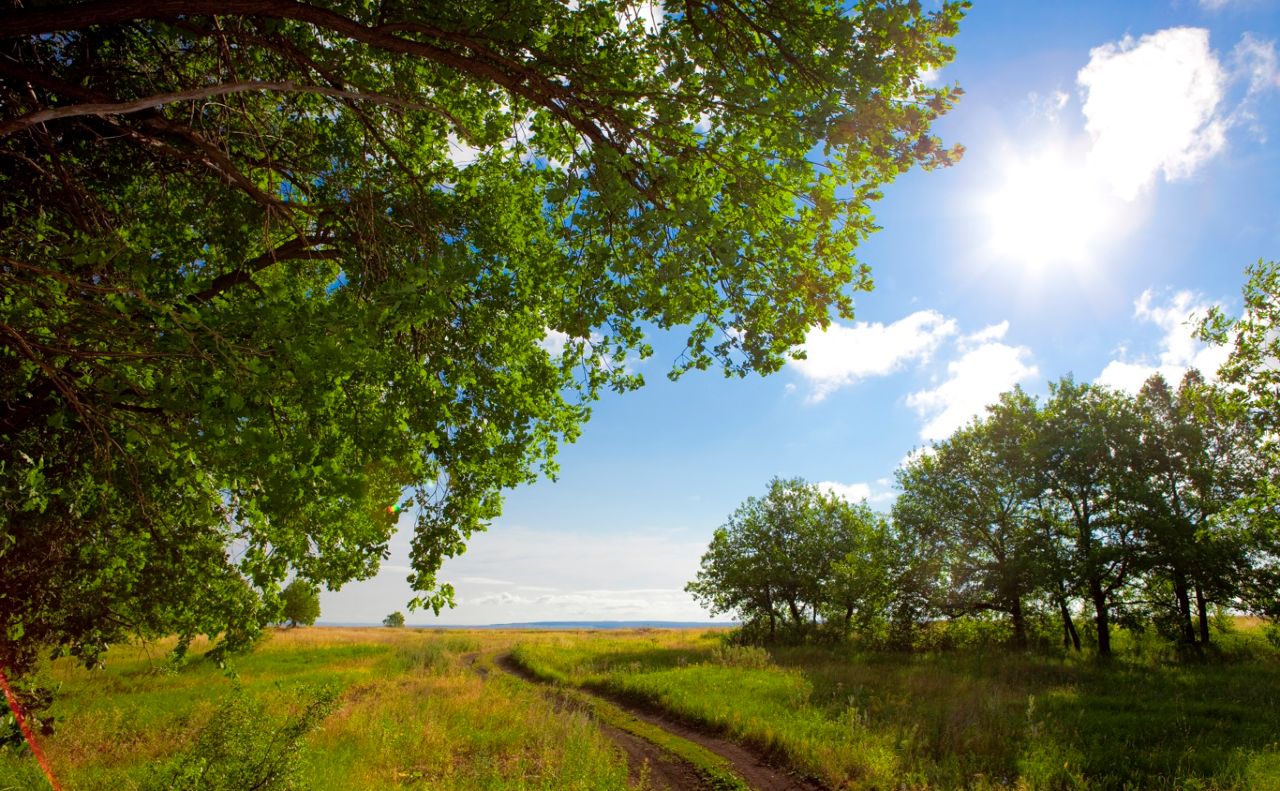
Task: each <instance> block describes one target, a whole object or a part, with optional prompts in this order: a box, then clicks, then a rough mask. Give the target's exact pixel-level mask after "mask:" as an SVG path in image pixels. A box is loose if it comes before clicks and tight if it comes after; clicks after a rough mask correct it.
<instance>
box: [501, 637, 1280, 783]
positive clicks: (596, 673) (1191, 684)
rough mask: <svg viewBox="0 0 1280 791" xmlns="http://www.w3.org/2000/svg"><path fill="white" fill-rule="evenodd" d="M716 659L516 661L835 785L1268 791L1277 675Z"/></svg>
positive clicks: (669, 640)
mask: <svg viewBox="0 0 1280 791" xmlns="http://www.w3.org/2000/svg"><path fill="white" fill-rule="evenodd" d="M1221 637H1222V639H1221V642H1223V643H1224V647H1223V649H1221V651H1220V652H1219V653H1225V654H1227V655H1229V656H1233V657H1235V659H1233V660H1232V661H1223V660H1222V659H1221V658H1218V659H1215V660H1213V661H1208V662H1204V663H1199V664H1172V663H1169V662H1167V661H1163V660H1164V659H1167V654H1166V653H1164V652H1161V651H1160V650H1157V649H1156V648H1154V647H1153V646H1154V644H1147V641H1137V640H1132V639H1131V640H1129V642H1128V643H1125V642H1124V641H1121V643H1120V644H1121V646H1122V647H1123V648H1124V649H1125V651H1126V652H1127V654H1128V656H1127V658H1126V657H1125V656H1122V657H1120V658H1118V659H1117V660H1115V661H1113V662H1110V663H1107V664H1099V663H1097V662H1095V661H1094V660H1092V659H1090V658H1080V657H1068V656H1064V657H1045V656H1028V655H1011V654H1008V653H1005V652H1003V651H998V650H991V651H988V652H963V653H962V652H952V653H939V654H925V655H896V654H874V653H870V654H867V653H851V652H850V651H849V650H848V649H834V648H792V649H777V650H774V651H771V652H768V653H767V654H765V653H763V652H761V651H760V650H759V649H754V650H752V649H732V648H724V647H720V646H719V638H718V637H717V636H716V635H704V636H696V637H690V636H688V635H681V634H649V635H633V636H631V637H630V638H625V637H620V636H616V637H612V638H602V637H592V638H591V639H587V638H585V637H581V638H573V637H567V636H566V637H561V638H558V639H553V640H543V641H539V642H530V643H528V644H525V645H522V646H520V647H519V649H518V650H517V652H516V656H517V658H518V659H519V661H521V662H522V663H523V664H524V665H525V666H526V667H528V668H529V669H531V670H533V671H534V672H536V673H539V674H540V675H543V676H544V677H547V678H553V679H558V680H560V681H562V682H564V683H569V684H574V685H580V686H583V687H587V688H594V689H599V690H602V691H606V692H608V693H610V694H614V695H619V696H623V697H629V698H633V699H636V700H640V701H644V702H647V703H649V704H651V705H657V706H660V707H662V708H664V709H667V710H670V711H672V712H674V713H677V714H679V715H681V716H683V717H685V718H686V719H689V720H692V721H694V722H698V723H702V724H703V725H705V726H707V727H710V728H713V729H715V730H718V731H721V732H724V733H727V734H729V735H732V736H734V737H736V738H738V739H740V740H742V741H744V742H747V743H750V744H754V745H755V746H757V747H758V748H760V749H763V750H766V751H768V752H770V753H772V754H774V755H775V756H777V757H779V758H781V759H782V760H784V761H786V762H787V763H789V764H791V765H792V766H793V767H795V768H797V769H799V770H801V771H803V772H806V773H809V774H812V775H814V776H817V777H819V778H821V779H822V780H823V781H824V782H826V783H827V784H829V785H831V786H833V787H838V788H868V789H871V788H897V787H900V786H903V785H905V786H906V787H911V788H921V789H924V788H930V789H951V788H954V789H960V788H1027V789H1059V788H1098V789H1112V788H1114V789H1125V788H1156V789H1161V788H1168V789H1174V788H1188V789H1253V788H1276V787H1280V663H1277V659H1276V655H1275V653H1274V651H1272V650H1271V649H1269V648H1267V647H1266V645H1265V643H1264V642H1263V641H1262V640H1261V638H1260V637H1259V636H1257V635H1251V634H1237V635H1223V636H1221Z"/></svg>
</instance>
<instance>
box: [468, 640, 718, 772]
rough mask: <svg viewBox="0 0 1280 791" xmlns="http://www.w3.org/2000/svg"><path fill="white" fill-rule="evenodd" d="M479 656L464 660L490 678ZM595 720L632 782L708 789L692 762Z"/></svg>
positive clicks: (503, 662) (515, 671) (499, 660)
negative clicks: (615, 748)
mask: <svg viewBox="0 0 1280 791" xmlns="http://www.w3.org/2000/svg"><path fill="white" fill-rule="evenodd" d="M479 659H480V653H479V652H474V653H470V654H463V655H462V664H463V666H464V667H466V668H467V669H468V670H470V671H472V672H474V673H476V674H477V675H479V676H480V678H482V679H485V678H488V677H489V664H488V663H486V662H480V661H479ZM494 659H495V661H494V665H495V666H497V667H499V668H501V669H502V670H504V671H506V672H507V673H509V674H511V675H513V676H517V677H519V678H521V679H523V680H525V681H528V682H530V683H533V684H535V685H537V686H539V687H543V688H544V689H545V688H546V687H547V685H546V684H543V683H542V682H540V681H539V680H538V679H536V678H534V677H532V676H531V675H529V674H528V673H526V672H524V669H523V668H521V667H520V666H519V665H517V664H515V663H514V662H512V661H511V660H510V659H509V658H508V657H506V656H501V657H495V658H494ZM547 692H548V693H549V694H550V696H551V697H552V698H553V700H555V702H556V705H557V706H559V707H561V708H564V709H573V710H580V709H581V705H580V704H577V705H575V704H574V702H573V701H571V700H569V699H568V698H565V697H563V696H560V695H556V694H555V693H554V691H553V690H549V689H548V690H547ZM595 724H596V726H597V727H598V728H599V729H600V732H601V733H603V734H604V735H605V736H606V737H607V738H608V739H609V740H610V741H612V742H613V743H614V744H616V745H618V747H619V748H620V749H621V750H622V752H623V753H624V754H625V755H626V756H627V775H628V777H629V778H630V780H631V782H632V784H634V785H636V786H639V785H641V783H642V782H643V781H645V780H647V781H648V786H647V788H650V789H653V791H709V789H708V787H707V784H706V782H704V781H703V779H702V777H701V776H699V774H698V772H697V771H696V770H695V769H694V768H693V767H692V766H690V765H689V764H688V763H686V762H684V761H682V760H680V759H679V758H677V757H676V756H674V755H672V754H670V753H668V752H667V751H666V750H664V749H662V748H661V747H659V746H658V745H656V744H654V743H653V742H650V741H648V740H646V739H642V738H640V737H639V736H636V735H635V734H634V733H627V732H626V731H624V730H622V729H621V728H615V727H614V726H612V725H610V724H609V723H607V722H600V721H599V720H596V723H595Z"/></svg>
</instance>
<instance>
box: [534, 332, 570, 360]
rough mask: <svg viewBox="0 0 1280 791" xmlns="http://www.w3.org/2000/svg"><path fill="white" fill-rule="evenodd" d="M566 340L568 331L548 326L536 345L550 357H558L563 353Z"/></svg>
mask: <svg viewBox="0 0 1280 791" xmlns="http://www.w3.org/2000/svg"><path fill="white" fill-rule="evenodd" d="M568 342H569V333H567V332H561V331H560V330H553V329H549V328H548V329H547V330H546V332H545V333H543V336H542V340H541V341H539V342H538V345H539V346H541V347H542V350H543V351H545V352H546V353H547V354H549V355H551V356H552V357H559V356H560V355H562V354H564V347H565V344H567V343H568Z"/></svg>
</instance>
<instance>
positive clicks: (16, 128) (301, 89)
mask: <svg viewBox="0 0 1280 791" xmlns="http://www.w3.org/2000/svg"><path fill="white" fill-rule="evenodd" d="M250 91H278V92H282V93H314V94H320V95H322V96H331V97H334V98H340V99H353V100H356V101H371V102H377V103H379V104H390V105H394V106H397V107H408V108H413V109H428V110H429V109H430V108H427V107H424V106H422V105H418V104H416V103H414V102H409V101H405V100H403V99H398V98H396V97H394V96H386V95H383V94H379V93H361V92H357V91H345V90H341V89H338V88H326V87H324V86H322V85H304V84H300V83H296V82H292V81H285V82H252V81H249V82H232V83H223V84H221V85H210V86H207V87H204V88H196V89H192V90H188V91H174V92H172V93H159V94H155V95H154V96H146V97H143V98H141V99H134V100H132V101H127V102H99V103H89V104H71V105H67V106H65V107H51V108H49V109H46V110H37V111H36V112H33V113H28V114H26V115H23V116H19V117H18V118H15V119H13V120H11V121H7V122H5V123H3V124H0V137H5V136H7V135H11V134H13V133H15V132H20V131H22V130H23V129H26V128H27V127H29V126H34V125H35V124H40V123H44V122H46V121H56V120H58V119H60V118H75V117H77V116H82V115H97V116H102V115H128V114H130V113H139V112H142V111H144V110H154V109H155V108H157V107H161V106H163V105H166V104H172V103H173V102H185V101H194V100H198V99H208V98H210V97H212V96H224V95H226V94H229V93H244V92H250Z"/></svg>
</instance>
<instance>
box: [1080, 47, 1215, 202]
mask: <svg viewBox="0 0 1280 791" xmlns="http://www.w3.org/2000/svg"><path fill="white" fill-rule="evenodd" d="M1089 54H1090V59H1089V63H1088V65H1086V66H1085V67H1084V68H1083V69H1081V70H1080V72H1079V74H1077V76H1076V79H1077V81H1078V82H1079V84H1080V86H1081V88H1082V89H1083V91H1084V114H1085V118H1086V119H1087V120H1086V129H1087V130H1088V132H1089V134H1090V136H1091V137H1092V139H1093V148H1092V150H1091V152H1090V155H1089V163H1090V166H1091V167H1093V168H1095V169H1096V170H1097V171H1098V172H1099V173H1100V174H1101V175H1102V176H1104V177H1105V178H1107V179H1108V180H1109V181H1110V183H1111V186H1112V188H1113V189H1114V190H1115V192H1116V194H1117V195H1119V196H1120V197H1122V198H1125V199H1127V200H1132V199H1134V198H1136V197H1137V195H1138V194H1139V193H1140V192H1141V191H1142V190H1143V189H1145V188H1146V187H1148V186H1149V185H1150V184H1151V183H1152V182H1153V181H1154V180H1155V177H1156V176H1157V174H1161V173H1163V175H1164V178H1165V179H1166V180H1173V179H1178V178H1185V177H1187V176H1190V175H1191V174H1192V173H1193V172H1195V170H1196V169H1197V168H1198V167H1199V166H1200V165H1201V164H1202V163H1203V162H1204V161H1206V160H1207V159H1209V158H1210V157H1212V156H1213V155H1214V154H1216V153H1217V152H1218V151H1220V150H1221V149H1222V148H1223V146H1224V145H1225V143H1226V128H1227V125H1228V124H1227V121H1226V120H1225V119H1224V118H1222V117H1221V116H1220V115H1219V114H1218V107H1219V105H1220V103H1221V102H1222V99H1223V94H1224V90H1225V87H1226V82H1227V75H1226V73H1225V71H1224V70H1223V68H1222V66H1221V65H1220V64H1219V63H1218V59H1217V57H1215V55H1214V53H1213V51H1212V50H1210V48H1209V31H1207V30H1204V29H1201V28H1169V29H1167V30H1161V31H1158V32H1156V33H1153V34H1151V35H1147V36H1143V37H1142V38H1141V39H1139V40H1137V41H1135V40H1134V39H1133V38H1132V37H1130V36H1126V37H1125V38H1123V39H1121V40H1120V41H1118V42H1114V43H1111V44H1105V45H1103V46H1101V47H1097V48H1095V49H1093V50H1092V51H1091V52H1090V53H1089Z"/></svg>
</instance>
